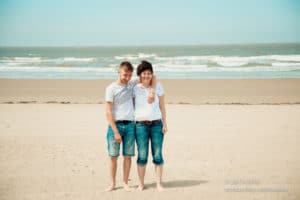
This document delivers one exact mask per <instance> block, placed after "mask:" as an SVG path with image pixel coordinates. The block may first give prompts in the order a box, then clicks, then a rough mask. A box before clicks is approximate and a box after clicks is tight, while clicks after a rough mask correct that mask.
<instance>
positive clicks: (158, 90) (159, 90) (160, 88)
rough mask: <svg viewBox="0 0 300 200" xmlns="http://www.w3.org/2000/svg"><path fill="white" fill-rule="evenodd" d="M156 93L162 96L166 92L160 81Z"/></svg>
mask: <svg viewBox="0 0 300 200" xmlns="http://www.w3.org/2000/svg"><path fill="white" fill-rule="evenodd" d="M156 94H157V95H158V96H162V95H163V94H164V89H163V87H162V85H161V84H160V83H157V84H156Z"/></svg>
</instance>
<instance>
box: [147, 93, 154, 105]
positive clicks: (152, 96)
mask: <svg viewBox="0 0 300 200" xmlns="http://www.w3.org/2000/svg"><path fill="white" fill-rule="evenodd" d="M154 100H155V96H154V93H153V92H150V94H149V96H148V103H153V102H154Z"/></svg>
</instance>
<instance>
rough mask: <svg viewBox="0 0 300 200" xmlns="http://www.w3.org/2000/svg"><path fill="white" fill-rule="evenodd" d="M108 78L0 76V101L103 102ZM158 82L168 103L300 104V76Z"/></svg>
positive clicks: (108, 81)
mask: <svg viewBox="0 0 300 200" xmlns="http://www.w3.org/2000/svg"><path fill="white" fill-rule="evenodd" d="M158 80H159V79H158ZM111 81H113V80H26V79H25V80H13V79H0V103H85V104H87V103H104V102H105V100H104V93H105V87H106V86H107V85H108V84H109V83H110V82H111ZM159 82H161V83H162V85H163V87H164V89H165V90H166V91H167V94H166V102H167V103H169V104H295V103H297V104H300V79H240V80H239V79H236V80H227V79H224V80H221V79H220V80H210V79H207V80H159Z"/></svg>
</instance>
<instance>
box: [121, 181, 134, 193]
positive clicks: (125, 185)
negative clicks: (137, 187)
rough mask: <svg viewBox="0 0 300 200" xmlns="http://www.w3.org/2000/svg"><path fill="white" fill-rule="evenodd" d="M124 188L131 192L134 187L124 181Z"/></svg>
mask: <svg viewBox="0 0 300 200" xmlns="http://www.w3.org/2000/svg"><path fill="white" fill-rule="evenodd" d="M123 188H124V190H125V191H126V192H131V191H132V188H131V187H129V185H128V184H126V183H123Z"/></svg>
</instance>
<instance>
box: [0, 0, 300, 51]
mask: <svg viewBox="0 0 300 200" xmlns="http://www.w3.org/2000/svg"><path fill="white" fill-rule="evenodd" d="M286 42H288V43H292V42H297V43H299V42H300V0H205V1H202V0H181V1H179V0H160V1H159V0H151V1H149V0H148V1H143V0H139V1H138V0H127V1H124V0H119V1H117V0H110V1H104V0H82V1H78V0H1V1H0V46H139V45H198V44H243V43H247V44H248V43H286Z"/></svg>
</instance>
